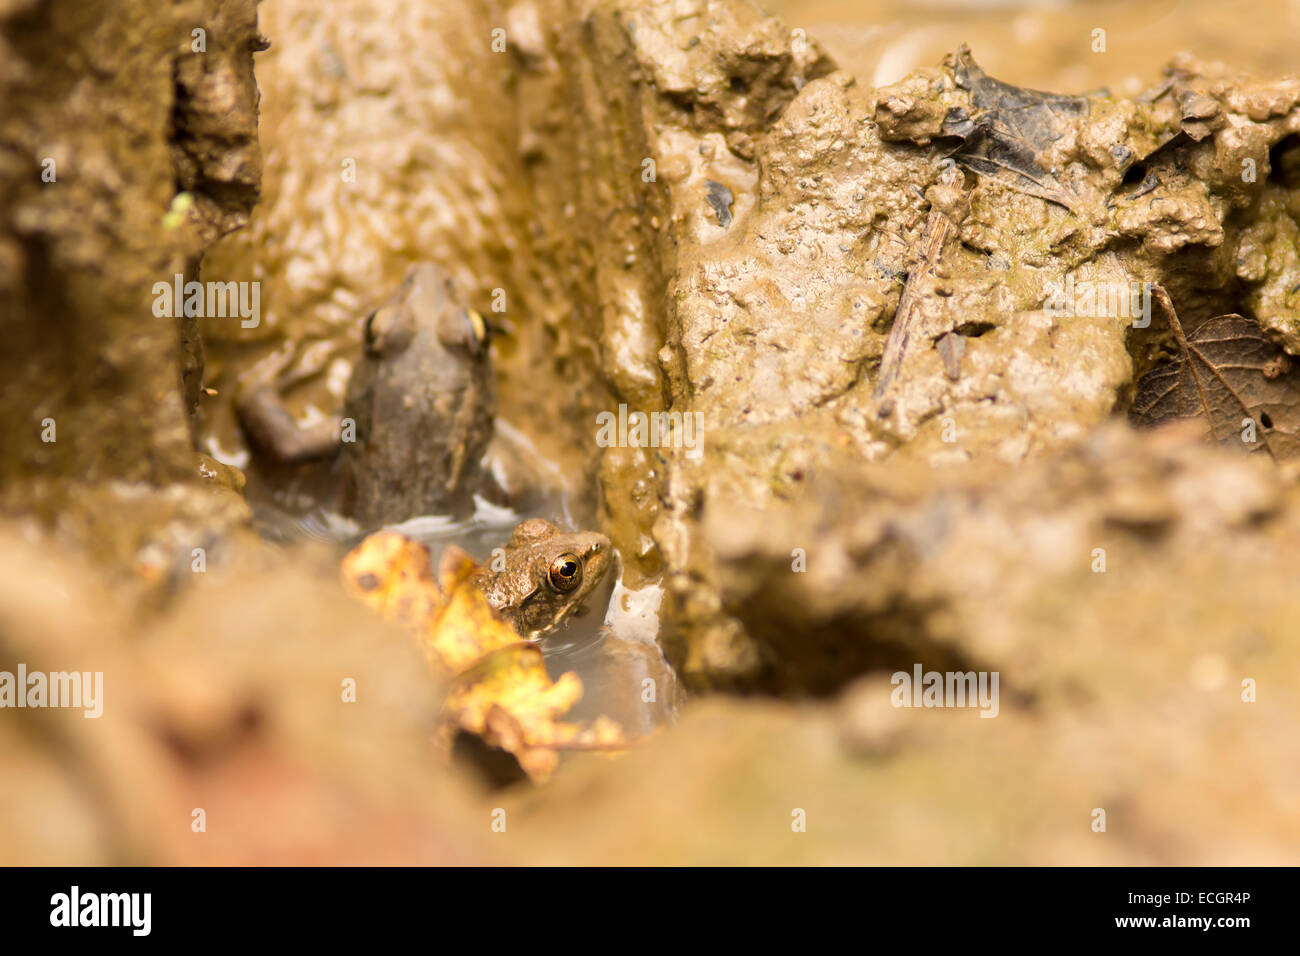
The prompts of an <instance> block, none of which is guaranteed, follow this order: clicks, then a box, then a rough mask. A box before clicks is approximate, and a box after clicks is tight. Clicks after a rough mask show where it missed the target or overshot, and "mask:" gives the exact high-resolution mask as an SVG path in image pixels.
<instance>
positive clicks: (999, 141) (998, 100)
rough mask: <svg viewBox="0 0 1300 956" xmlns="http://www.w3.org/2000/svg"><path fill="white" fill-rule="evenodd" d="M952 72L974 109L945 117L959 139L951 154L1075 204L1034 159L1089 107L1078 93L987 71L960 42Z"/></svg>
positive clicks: (946, 127) (947, 129)
mask: <svg viewBox="0 0 1300 956" xmlns="http://www.w3.org/2000/svg"><path fill="white" fill-rule="evenodd" d="M953 76H954V78H955V79H956V81H957V84H958V85H959V86H961V87H962V88H963V89H966V90H970V93H971V102H972V104H973V106H974V107H975V110H974V113H973V114H968V113H967V112H966V111H965V110H964V109H961V108H955V109H952V110H950V111H949V112H948V115H947V116H946V117H944V120H943V133H944V135H945V136H956V137H957V138H959V139H961V140H962V145H961V146H960V147H959V148H958V149H957V151H956V152H954V153H953V154H952V158H953V159H955V160H956V161H957V162H958V163H960V164H961V165H962V166H965V167H966V168H967V169H969V170H971V171H972V172H974V173H977V174H978V175H981V176H987V177H988V178H990V179H996V180H997V181H998V182H1001V183H1003V184H1004V185H1006V186H1009V187H1010V188H1012V189H1015V190H1018V191H1019V192H1023V193H1028V194H1029V195H1031V196H1037V197H1038V198H1040V199H1046V200H1047V201H1049V202H1054V203H1056V204H1058V205H1061V206H1064V207H1065V208H1066V209H1073V208H1074V203H1075V201H1076V200H1077V197H1076V196H1075V195H1074V193H1073V192H1071V191H1070V190H1069V189H1067V188H1066V187H1065V186H1063V185H1062V184H1061V183H1060V182H1059V181H1058V180H1057V179H1056V177H1055V176H1053V175H1052V174H1051V173H1050V172H1048V171H1047V170H1046V169H1044V168H1043V167H1042V166H1041V165H1039V162H1038V154H1039V153H1041V152H1042V151H1044V150H1046V149H1047V148H1048V147H1049V146H1050V145H1051V144H1052V143H1053V142H1054V141H1055V140H1057V139H1059V138H1060V137H1061V136H1062V135H1063V134H1064V132H1065V130H1066V129H1067V127H1068V126H1069V124H1070V122H1071V121H1072V120H1074V119H1075V118H1077V117H1080V116H1083V115H1085V114H1086V113H1087V112H1088V101H1087V99H1085V98H1084V97H1082V96H1066V95H1063V94H1060V93H1042V92H1039V91H1038V90H1027V89H1024V88H1022V87H1019V86H1012V85H1011V84H1010V83H1003V82H1002V81H1001V80H995V79H993V78H992V77H990V76H988V75H987V74H986V73H985V72H984V71H983V70H982V69H981V68H980V67H979V65H978V64H976V62H975V60H974V58H973V57H972V56H971V54H970V47H968V46H966V44H964V43H963V44H962V45H961V47H959V48H958V50H957V55H956V58H955V63H954V68H953Z"/></svg>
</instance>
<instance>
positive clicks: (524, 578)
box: [473, 518, 614, 640]
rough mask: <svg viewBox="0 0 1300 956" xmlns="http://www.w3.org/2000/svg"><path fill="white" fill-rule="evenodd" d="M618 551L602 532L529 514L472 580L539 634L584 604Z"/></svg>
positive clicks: (513, 620) (500, 609) (529, 633)
mask: <svg viewBox="0 0 1300 956" xmlns="http://www.w3.org/2000/svg"><path fill="white" fill-rule="evenodd" d="M613 557H614V552H613V547H612V546H611V545H610V542H609V538H607V537H605V536H604V535H603V534H598V533H597V532H595V531H561V530H560V529H559V528H558V527H557V526H556V525H554V524H552V523H551V522H550V521H547V520H546V519H544V518H529V519H528V520H527V521H523V522H521V523H520V524H518V525H516V526H515V530H514V533H513V534H512V535H511V536H510V541H509V542H508V543H507V544H506V546H505V548H504V549H503V550H502V551H499V552H494V553H493V556H492V558H491V559H490V560H489V561H488V562H487V563H486V564H485V565H483V567H482V568H481V569H480V570H479V571H478V572H477V573H476V574H475V576H474V581H473V583H474V585H475V586H476V587H478V589H479V590H480V591H482V592H483V593H484V594H485V595H486V596H487V599H488V603H489V604H491V605H492V607H493V608H494V609H495V610H496V611H497V613H498V614H500V615H501V617H502V618H503V619H504V620H505V621H506V622H507V623H508V624H510V625H512V626H513V627H514V629H515V630H516V631H518V632H519V633H520V634H521V635H522V636H523V637H526V638H529V639H532V640H536V639H537V638H539V637H540V636H542V635H543V634H545V633H546V632H547V631H549V630H551V629H553V628H555V627H556V626H557V625H559V624H561V623H563V622H564V621H565V620H566V619H568V618H569V617H570V616H571V615H573V614H574V613H576V612H578V611H579V610H580V609H581V608H582V606H583V604H584V602H585V601H586V600H587V598H589V597H590V596H591V594H592V592H594V591H595V590H596V589H597V587H598V586H599V585H600V583H601V582H602V581H603V580H604V578H605V575H606V574H607V573H608V571H609V569H610V567H611V566H612V565H613Z"/></svg>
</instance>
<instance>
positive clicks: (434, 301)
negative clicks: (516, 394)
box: [343, 263, 496, 525]
mask: <svg viewBox="0 0 1300 956" xmlns="http://www.w3.org/2000/svg"><path fill="white" fill-rule="evenodd" d="M495 413H496V395H495V388H494V379H493V373H492V364H491V360H490V357H489V342H488V328H487V324H486V323H485V322H484V320H483V317H482V316H481V315H479V314H478V313H477V312H475V311H474V310H473V309H468V308H465V307H464V306H462V305H461V303H460V302H459V301H458V300H457V298H456V296H455V293H454V290H453V289H452V286H451V283H450V282H449V281H448V280H447V279H446V277H445V276H444V275H443V274H442V273H441V272H440V271H439V270H438V269H437V268H436V267H435V266H433V265H430V264H427V263H426V264H422V265H417V266H413V267H412V268H411V270H410V271H409V272H408V273H407V274H406V278H405V279H403V281H402V284H401V286H400V287H399V288H398V290H397V292H396V293H395V294H394V295H393V298H392V299H391V300H390V301H389V302H388V303H387V304H386V305H384V306H383V307H382V308H380V309H379V310H378V311H377V312H375V313H374V314H373V315H371V316H370V318H368V319H367V320H366V324H365V330H364V335H363V342H362V356H361V360H360V361H359V362H358V363H357V366H356V368H355V369H354V370H353V372H352V378H351V379H350V380H349V382H348V389H347V396H346V398H345V400H344V406H343V415H344V425H345V426H346V425H347V422H348V420H349V419H351V420H352V421H354V422H355V423H356V435H355V441H347V440H346V438H347V436H346V435H345V436H344V438H345V441H344V443H343V449H344V477H345V485H344V508H345V510H347V511H348V512H349V513H351V514H352V515H353V516H354V517H355V518H356V519H357V520H358V521H359V522H361V523H362V524H363V525H373V524H386V523H391V522H395V521H403V520H405V519H407V518H410V517H412V516H413V515H422V514H454V515H463V514H465V513H467V512H468V511H469V510H471V509H472V507H473V496H474V492H475V491H477V490H478V489H479V487H480V486H481V484H482V481H483V469H482V461H483V455H484V453H485V451H486V450H487V446H488V443H489V441H491V438H492V418H493V416H494V415H495Z"/></svg>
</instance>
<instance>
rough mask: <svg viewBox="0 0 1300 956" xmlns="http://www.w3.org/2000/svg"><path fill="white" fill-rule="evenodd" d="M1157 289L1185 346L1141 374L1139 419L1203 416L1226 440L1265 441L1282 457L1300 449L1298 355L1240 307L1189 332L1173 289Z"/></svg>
mask: <svg viewBox="0 0 1300 956" xmlns="http://www.w3.org/2000/svg"><path fill="white" fill-rule="evenodd" d="M1152 291H1153V292H1154V294H1155V295H1156V298H1157V299H1159V300H1160V301H1161V304H1162V305H1164V307H1165V310H1166V313H1167V314H1168V316H1169V320H1170V325H1171V326H1172V327H1173V329H1174V336H1175V338H1176V339H1177V340H1178V342H1179V348H1180V352H1181V354H1180V355H1179V356H1178V357H1177V358H1175V359H1174V360H1173V361H1171V362H1169V363H1167V364H1165V365H1161V366H1158V367H1156V368H1154V369H1152V370H1151V371H1150V372H1149V373H1147V374H1146V375H1144V376H1143V377H1142V379H1141V381H1139V382H1138V388H1137V396H1136V397H1135V399H1134V401H1133V410H1132V412H1131V413H1130V419H1131V420H1132V421H1133V423H1134V424H1135V425H1139V426H1156V425H1161V424H1164V423H1166V422H1169V421H1173V420H1175V419H1181V418H1201V419H1203V420H1204V421H1205V423H1206V433H1207V437H1208V438H1210V439H1211V440H1212V441H1217V442H1219V443H1220V444H1224V445H1238V446H1242V445H1244V446H1245V448H1247V449H1248V450H1250V451H1257V450H1259V449H1260V448H1263V449H1264V450H1265V451H1267V452H1268V453H1269V454H1271V455H1272V456H1273V457H1274V458H1279V459H1280V458H1290V457H1293V456H1295V455H1296V454H1297V453H1300V370H1297V369H1296V368H1295V367H1294V364H1293V363H1292V361H1291V358H1290V357H1289V356H1288V355H1287V354H1286V353H1285V352H1284V351H1282V349H1280V348H1279V347H1278V346H1276V345H1274V344H1273V343H1272V342H1271V341H1270V340H1269V339H1268V337H1267V336H1266V335H1264V333H1263V332H1262V331H1261V330H1260V328H1259V326H1258V325H1256V324H1255V323H1254V322H1252V321H1251V320H1250V319H1246V318H1243V317H1242V316H1240V315H1223V316H1219V317H1218V318H1214V319H1210V320H1208V321H1206V322H1204V323H1202V324H1201V325H1200V326H1198V327H1197V329H1196V330H1195V331H1194V332H1192V333H1191V335H1184V334H1183V330H1182V325H1181V324H1180V323H1179V321H1178V317H1177V315H1176V314H1175V313H1174V311H1173V306H1172V304H1171V303H1169V301H1168V295H1166V294H1165V292H1164V290H1163V289H1160V288H1159V287H1155V288H1153V290H1152ZM1252 432H1253V433H1254V437H1255V439H1256V440H1255V441H1253V442H1252V441H1250V440H1249V439H1250V437H1251V433H1252Z"/></svg>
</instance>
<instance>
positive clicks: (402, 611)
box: [343, 531, 626, 782]
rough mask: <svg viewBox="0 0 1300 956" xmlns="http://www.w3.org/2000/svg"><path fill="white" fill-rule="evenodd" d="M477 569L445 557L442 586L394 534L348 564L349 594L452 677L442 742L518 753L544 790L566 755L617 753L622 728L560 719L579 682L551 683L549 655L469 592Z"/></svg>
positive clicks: (423, 557) (453, 551) (423, 551)
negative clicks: (456, 740)
mask: <svg viewBox="0 0 1300 956" xmlns="http://www.w3.org/2000/svg"><path fill="white" fill-rule="evenodd" d="M476 570H478V566H477V565H476V564H475V563H474V560H473V559H472V558H471V557H470V556H469V555H468V554H466V553H465V552H464V551H463V550H461V549H460V548H457V547H455V546H452V547H449V548H447V549H446V551H444V552H443V555H442V560H441V561H440V562H439V564H438V576H437V578H436V579H435V578H434V575H433V574H432V572H431V571H430V570H429V550H428V548H426V547H425V546H424V545H422V544H420V543H419V542H416V541H412V540H411V539H410V538H406V537H404V536H402V535H400V534H396V533H395V532H391V531H388V532H380V533H378V534H373V535H371V536H370V537H368V538H366V539H365V540H364V541H362V542H361V543H360V544H359V545H357V546H356V547H355V548H353V549H352V551H350V552H349V553H348V555H347V557H346V558H344V560H343V581H344V585H345V587H346V588H347V589H348V591H349V592H350V593H351V594H352V595H353V596H355V597H357V598H358V599H359V600H361V601H362V602H364V603H365V604H367V605H368V606H369V607H370V608H371V609H372V610H374V611H375V612H376V613H378V614H379V615H381V616H382V617H384V618H385V619H386V620H389V621H392V622H394V623H396V624H398V625H399V626H401V627H404V628H405V629H406V630H408V631H410V632H411V633H412V634H414V635H415V637H416V639H417V640H418V641H419V644H420V647H421V648H422V649H423V650H424V652H425V654H426V656H427V657H428V658H429V661H430V663H431V664H432V665H433V667H434V668H435V670H437V671H438V672H439V673H441V674H442V675H444V676H446V677H448V678H450V680H451V689H450V691H449V692H448V694H447V699H446V701H445V702H444V704H443V723H442V726H441V727H440V729H439V733H438V737H439V740H440V741H441V743H442V744H443V745H444V746H445V747H447V748H450V746H451V742H452V738H453V737H454V736H455V734H456V733H457V732H458V731H461V730H464V731H468V732H469V733H472V734H477V735H479V736H480V737H482V738H483V739H484V740H485V741H486V742H487V743H489V744H491V745H492V746H495V747H500V748H501V749H502V750H505V751H507V752H508V753H510V754H513V755H514V757H515V759H516V760H518V761H519V765H520V766H521V767H522V768H523V769H524V772H525V773H527V774H528V775H529V777H531V778H532V779H533V780H536V781H538V782H540V781H542V780H545V779H546V778H547V777H548V776H549V775H550V773H551V772H552V771H553V770H554V769H555V765H556V763H557V762H558V755H557V753H556V751H558V750H565V749H568V750H579V749H582V750H590V749H596V750H618V749H623V748H624V747H626V741H625V739H624V736H623V731H622V729H621V728H620V727H619V726H618V725H617V724H614V723H613V722H611V721H607V720H603V719H601V720H597V721H596V722H594V723H593V724H592V725H591V726H590V727H582V726H580V725H578V724H566V723H561V722H560V720H559V718H560V717H561V716H562V715H563V714H565V713H567V712H568V711H569V709H570V708H572V707H573V705H574V704H575V703H577V702H578V700H580V699H581V698H582V681H581V679H579V677H578V675H577V674H574V673H567V674H563V675H561V677H560V678H559V680H556V681H552V680H551V678H550V676H549V675H548V674H547V672H546V664H545V662H544V660H543V658H542V652H541V649H540V648H539V647H538V646H537V645H536V644H535V643H533V642H532V641H527V640H524V639H523V638H521V637H520V636H519V634H517V633H516V632H515V630H514V629H513V628H512V627H510V625H508V624H506V623H505V622H503V621H502V620H501V619H500V618H498V617H497V616H496V615H495V614H494V613H493V612H492V608H491V606H490V605H489V604H488V601H487V598H486V597H484V595H483V594H482V592H480V591H479V590H478V589H477V588H476V587H474V585H473V584H472V583H471V581H472V579H473V576H474V572H475V571H476Z"/></svg>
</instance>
